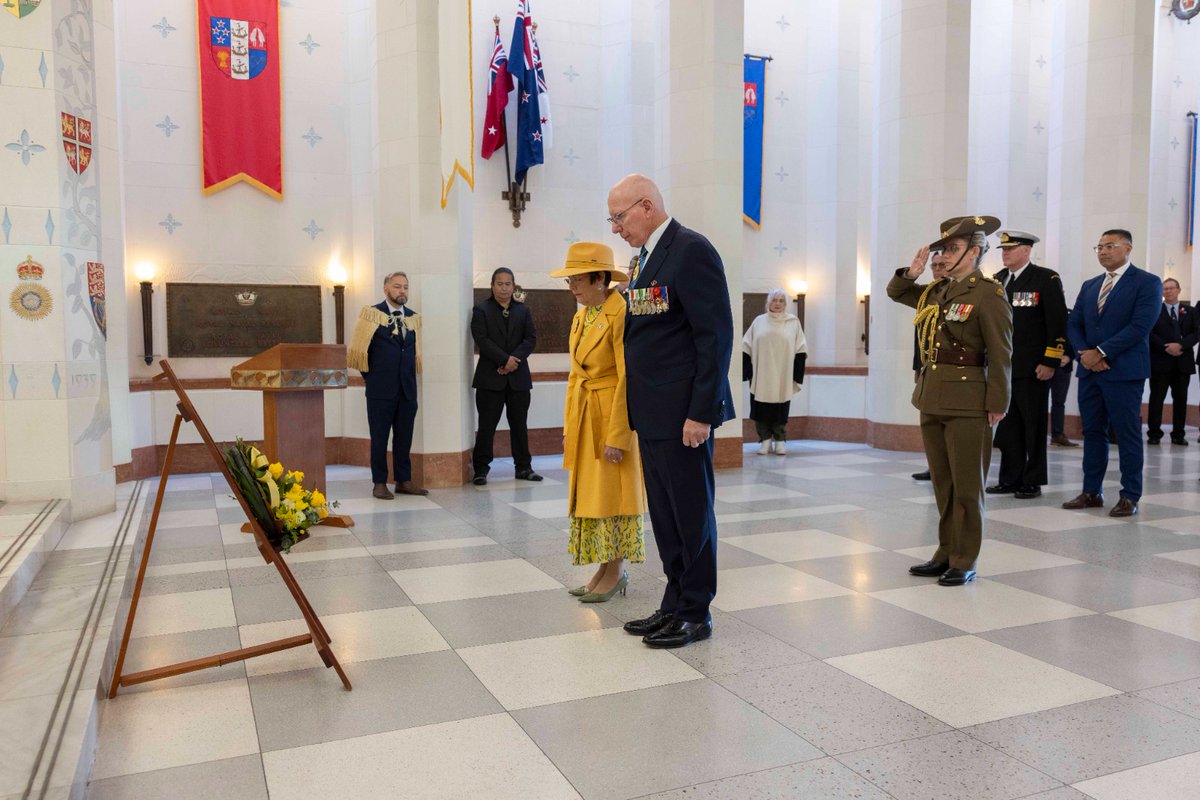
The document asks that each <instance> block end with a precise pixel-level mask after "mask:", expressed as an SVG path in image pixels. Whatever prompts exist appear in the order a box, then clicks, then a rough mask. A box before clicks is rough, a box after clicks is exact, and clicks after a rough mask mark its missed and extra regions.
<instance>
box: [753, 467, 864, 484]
mask: <svg viewBox="0 0 1200 800" xmlns="http://www.w3.org/2000/svg"><path fill="white" fill-rule="evenodd" d="M771 471H772V472H778V474H780V475H787V476H788V477H789V478H802V479H804V480H806V481H828V480H842V481H845V480H850V479H852V478H862V477H866V476H868V475H871V474H872V473H870V472H863V471H861V470H857V469H847V468H845V467H834V466H826V465H821V464H807V465H802V466H798V467H789V468H788V469H785V470H771Z"/></svg>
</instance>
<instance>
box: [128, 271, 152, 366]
mask: <svg viewBox="0 0 1200 800" xmlns="http://www.w3.org/2000/svg"><path fill="white" fill-rule="evenodd" d="M133 274H134V275H135V276H136V277H137V279H138V284H139V285H140V286H141V288H142V349H143V356H142V357H143V358H144V359H145V360H146V364H147V366H148V365H149V364H150V363H151V362H153V361H154V314H153V312H152V311H151V306H150V298H151V295H153V294H154V265H153V264H151V263H150V262H149V261H143V262H141V263H140V264H138V265H137V266H136V267H134V270H133Z"/></svg>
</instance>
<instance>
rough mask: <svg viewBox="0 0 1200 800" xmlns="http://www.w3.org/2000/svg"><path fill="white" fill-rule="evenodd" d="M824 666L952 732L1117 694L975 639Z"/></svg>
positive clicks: (908, 648)
mask: <svg viewBox="0 0 1200 800" xmlns="http://www.w3.org/2000/svg"><path fill="white" fill-rule="evenodd" d="M827 663H829V664H830V665H832V666H834V667H837V668H838V669H840V670H843V671H845V672H847V673H849V674H851V675H853V676H855V677H856V678H858V679H859V680H862V681H864V682H866V683H869V684H870V685H872V686H874V687H876V688H877V689H881V690H883V691H885V692H887V693H888V694H891V695H893V696H895V697H898V698H899V699H901V700H903V701H904V702H906V703H908V704H909V705H912V706H915V707H916V708H919V709H920V710H922V711H924V712H925V713H927V714H929V715H931V716H933V717H936V718H938V719H940V720H942V721H943V722H945V723H946V724H948V725H953V726H954V727H956V728H962V727H966V726H968V725H977V724H979V723H983V722H991V721H993V720H997V719H1004V718H1005V717H1012V716H1016V715H1018V714H1029V713H1032V712H1035V711H1045V710H1046V709H1049V708H1057V707H1059V706H1065V705H1068V704H1071V703H1080V702H1083V701H1085V700H1095V699H1096V698H1099V697H1108V696H1110V695H1115V694H1120V692H1118V691H1117V690H1116V689H1113V688H1112V687H1109V686H1105V685H1104V684H1102V683H1097V682H1096V681H1092V680H1089V679H1087V678H1084V677H1081V676H1079V675H1076V674H1075V673H1073V672H1068V671H1067V670H1065V669H1060V668H1059V667H1055V666H1052V665H1050V664H1047V663H1045V662H1043V661H1038V660H1037V659H1035V658H1030V657H1029V656H1027V655H1024V654H1022V653H1018V652H1016V651H1014V650H1009V649H1008V648H1006V647H1001V646H1000V645H998V644H993V643H992V642H988V641H985V640H983V639H979V638H977V637H975V636H961V637H955V638H953V639H939V640H937V641H933V642H924V643H922V644H914V645H906V646H904V647H894V648H891V649H888V650H875V651H873V652H869V653H859V654H856V655H850V656H839V657H837V658H831V659H829V660H828V662H827Z"/></svg>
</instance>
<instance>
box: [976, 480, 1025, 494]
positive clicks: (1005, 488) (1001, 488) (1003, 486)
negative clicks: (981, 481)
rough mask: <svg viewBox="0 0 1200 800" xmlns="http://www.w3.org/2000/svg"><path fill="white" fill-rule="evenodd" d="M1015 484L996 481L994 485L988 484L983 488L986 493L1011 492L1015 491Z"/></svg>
mask: <svg viewBox="0 0 1200 800" xmlns="http://www.w3.org/2000/svg"><path fill="white" fill-rule="evenodd" d="M1017 488H1018V487H1016V486H1009V485H1008V484H1007V483H997V484H996V485H995V486H989V487H987V488H986V489H984V491H985V492H987V493H988V494H1013V493H1014V492H1016V491H1017Z"/></svg>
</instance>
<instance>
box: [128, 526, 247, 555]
mask: <svg viewBox="0 0 1200 800" xmlns="http://www.w3.org/2000/svg"><path fill="white" fill-rule="evenodd" d="M248 538H249V537H247V539H248ZM214 545H216V546H218V547H219V546H220V545H221V528H220V527H219V526H217V525H200V526H197V527H195V528H163V529H161V530H158V531H155V532H154V546H153V548H152V553H151V561H152V562H153V563H155V564H158V563H165V562H160V561H158V558H159V553H160V551H162V550H177V549H181V548H195V547H212V546H214Z"/></svg>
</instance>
